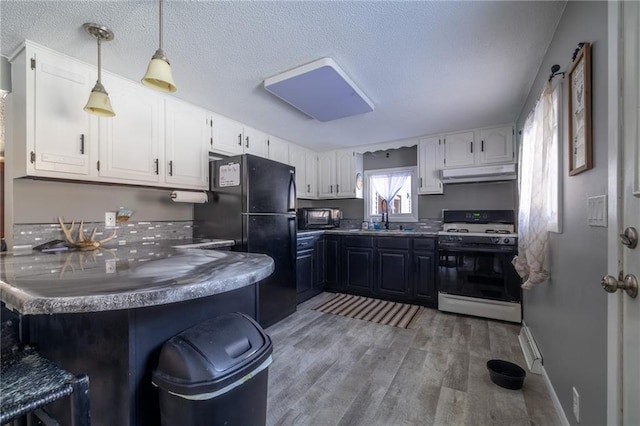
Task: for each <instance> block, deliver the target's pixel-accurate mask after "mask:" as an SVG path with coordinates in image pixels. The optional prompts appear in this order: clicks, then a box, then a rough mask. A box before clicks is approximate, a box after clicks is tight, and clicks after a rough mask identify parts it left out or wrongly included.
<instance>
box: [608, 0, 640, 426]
mask: <svg viewBox="0 0 640 426" xmlns="http://www.w3.org/2000/svg"><path fill="white" fill-rule="evenodd" d="M609 13H610V16H609V18H610V20H609V26H610V29H609V34H610V37H611V38H612V40H610V44H609V46H610V54H612V57H610V62H611V63H612V64H613V65H611V67H612V68H613V71H614V72H613V73H612V74H613V75H610V77H609V88H610V90H609V97H610V99H609V106H610V109H611V112H610V116H613V118H612V119H611V120H610V123H609V132H610V134H612V135H614V136H616V135H617V130H616V129H617V128H618V123H619V121H621V122H622V123H621V124H622V127H621V128H620V133H619V135H618V136H617V137H613V138H612V139H613V142H612V147H617V148H618V149H610V150H609V152H610V159H611V160H614V159H616V158H619V159H620V160H619V161H618V162H617V163H616V162H615V161H614V162H613V163H612V161H610V162H609V163H610V165H611V164H614V165H615V164H617V165H618V167H620V170H619V171H618V170H616V167H615V166H610V168H613V170H610V171H609V174H610V178H609V181H610V185H609V187H610V188H612V189H614V188H615V189H616V193H612V194H610V197H609V198H610V206H611V207H612V208H611V209H610V210H611V211H613V212H614V213H616V212H617V215H615V217H614V221H613V223H614V224H613V226H612V224H611V223H610V230H609V250H608V251H609V257H610V260H609V262H608V273H609V275H610V276H611V277H615V278H619V275H620V276H621V277H622V278H624V277H627V276H630V275H633V276H635V277H640V246H638V247H635V248H631V247H629V246H627V245H624V244H623V242H622V238H620V236H619V234H622V233H623V232H624V231H625V229H627V228H629V227H633V228H635V229H636V230H640V134H639V129H638V123H639V122H640V109H639V108H640V85H639V79H640V72H639V69H640V5H639V3H638V2H620V4H617V3H613V4H612V3H610V5H609ZM618 23H619V24H620V25H622V28H623V32H622V40H617V37H616V36H617V32H616V29H617V28H616V27H618V25H617V24H618ZM612 24H615V25H612ZM620 41H621V44H618V43H620ZM617 55H621V61H620V62H618V60H617V59H618V58H617ZM612 59H613V61H612ZM617 63H620V64H622V69H617V67H616V65H615V64H617ZM618 75H621V76H623V79H622V80H621V81H622V86H621V87H620V86H617V81H616V80H617V76H618ZM612 89H613V90H612ZM619 98H621V99H622V102H621V103H618V99H619ZM618 106H620V107H621V110H619V111H618V110H617V107H618ZM618 195H619V197H618ZM616 198H617V199H618V200H617V201H616ZM616 223H617V226H616ZM625 281H626V280H625ZM608 306H609V327H608V330H609V338H608V340H609V351H608V355H609V366H608V375H609V377H608V394H609V400H608V404H607V408H608V413H607V421H608V423H610V424H615V423H618V424H622V425H628V426H631V425H639V424H640V404H638V398H639V395H640V298H638V297H636V298H632V297H630V296H629V295H628V294H627V293H626V292H623V291H617V292H616V293H614V294H611V295H609V305H608ZM620 420H621V421H620Z"/></svg>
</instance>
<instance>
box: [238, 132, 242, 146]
mask: <svg viewBox="0 0 640 426" xmlns="http://www.w3.org/2000/svg"><path fill="white" fill-rule="evenodd" d="M238 145H240V146H242V133H238Z"/></svg>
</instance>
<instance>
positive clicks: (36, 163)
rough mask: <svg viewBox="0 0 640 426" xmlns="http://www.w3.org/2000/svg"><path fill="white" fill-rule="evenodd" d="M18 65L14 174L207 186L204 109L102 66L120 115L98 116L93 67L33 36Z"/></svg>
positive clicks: (207, 128)
mask: <svg viewBox="0 0 640 426" xmlns="http://www.w3.org/2000/svg"><path fill="white" fill-rule="evenodd" d="M12 65H13V67H12V71H13V83H14V84H13V95H12V101H11V103H10V105H9V109H10V111H11V112H10V114H9V116H10V117H12V123H11V125H12V128H13V133H14V137H13V138H12V141H11V144H10V145H11V146H10V149H9V150H8V151H11V155H12V161H13V164H15V173H14V177H19V176H37V177H50V178H57V179H73V180H83V181H94V182H109V183H122V184H135V185H148V186H159V187H167V188H185V189H206V188H207V187H208V178H207V166H208V163H207V161H208V156H207V154H208V144H209V139H210V134H211V127H210V125H208V123H207V117H208V115H207V114H205V113H204V112H203V110H200V109H197V108H195V107H192V106H191V105H189V104H186V103H184V102H179V101H177V100H175V99H174V98H172V97H166V96H164V95H161V94H158V93H157V92H154V91H152V90H149V89H148V88H146V87H144V86H142V85H141V84H138V83H134V82H132V81H130V80H127V79H124V78H121V77H119V76H116V75H113V74H110V73H108V72H103V78H102V82H103V84H104V86H105V88H106V90H107V91H108V92H109V98H110V99H111V103H112V105H113V108H114V110H115V112H116V116H115V117H111V118H102V117H96V116H93V115H90V114H87V113H86V112H85V111H84V110H83V107H84V105H85V103H86V101H87V99H88V97H89V93H90V92H91V89H92V87H93V85H94V83H95V80H96V79H97V70H96V68H95V67H93V66H90V65H87V64H84V63H82V62H79V61H76V60H74V59H72V58H69V57H67V56H64V55H61V54H59V53H56V52H54V51H51V50H49V49H47V48H44V47H42V46H39V45H37V44H35V43H31V42H26V43H25V48H24V49H23V50H22V51H20V53H18V54H17V55H16V57H15V58H13V59H12ZM165 101H166V105H165Z"/></svg>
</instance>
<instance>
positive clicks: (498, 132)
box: [443, 126, 515, 168]
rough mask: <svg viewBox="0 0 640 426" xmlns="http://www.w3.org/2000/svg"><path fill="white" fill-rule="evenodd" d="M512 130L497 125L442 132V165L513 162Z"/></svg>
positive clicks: (466, 165) (467, 165) (478, 164)
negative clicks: (444, 133) (472, 129)
mask: <svg viewBox="0 0 640 426" xmlns="http://www.w3.org/2000/svg"><path fill="white" fill-rule="evenodd" d="M513 129H514V128H513V126H498V127H490V128H483V129H478V130H475V131H468V132H460V133H451V134H447V135H444V137H443V138H444V167H445V168H457V167H469V166H481V165H488V164H504V163H512V162H514V161H515V154H514V152H515V151H514V144H513V133H514V130H513Z"/></svg>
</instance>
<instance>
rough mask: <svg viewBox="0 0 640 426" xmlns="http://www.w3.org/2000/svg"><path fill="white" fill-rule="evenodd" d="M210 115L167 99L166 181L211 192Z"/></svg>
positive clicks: (184, 103) (183, 103) (186, 104)
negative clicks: (209, 156)
mask: <svg viewBox="0 0 640 426" xmlns="http://www.w3.org/2000/svg"><path fill="white" fill-rule="evenodd" d="M210 123H211V122H210V118H209V112H208V111H205V110H203V109H201V108H198V107H195V106H193V105H191V104H188V103H186V102H182V101H178V100H176V99H166V100H165V133H164V135H165V151H164V152H165V154H164V156H165V180H166V182H167V183H169V184H172V185H179V186H180V187H183V188H194V189H208V187H209V158H208V155H207V152H208V150H209V143H210V139H211V126H210Z"/></svg>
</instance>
